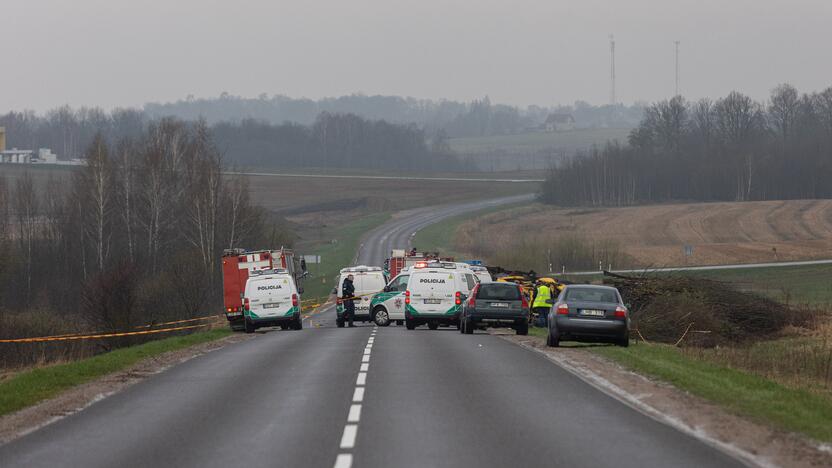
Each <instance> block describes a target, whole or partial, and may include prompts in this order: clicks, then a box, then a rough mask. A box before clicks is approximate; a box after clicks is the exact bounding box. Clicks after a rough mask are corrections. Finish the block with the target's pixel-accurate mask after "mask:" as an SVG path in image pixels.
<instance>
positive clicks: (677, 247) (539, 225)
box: [482, 200, 832, 266]
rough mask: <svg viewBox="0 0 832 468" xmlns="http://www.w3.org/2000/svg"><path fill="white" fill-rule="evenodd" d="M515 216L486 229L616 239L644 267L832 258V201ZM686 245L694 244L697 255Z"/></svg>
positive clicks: (558, 212) (486, 224) (572, 211)
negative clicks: (685, 252)
mask: <svg viewBox="0 0 832 468" xmlns="http://www.w3.org/2000/svg"><path fill="white" fill-rule="evenodd" d="M495 216H497V215H495ZM513 217H514V219H513V222H511V223H506V222H505V221H503V222H501V223H499V224H490V223H487V222H483V226H482V228H483V229H487V230H492V231H493V232H494V233H495V235H496V234H497V233H498V232H503V233H504V232H505V229H506V226H507V225H508V226H511V229H512V231H519V230H532V231H534V230H540V229H546V230H547V231H548V232H551V233H563V234H579V235H580V236H587V237H591V238H593V239H598V240H600V239H613V240H616V241H617V242H618V243H619V244H620V246H621V248H622V249H623V251H624V253H626V254H627V255H629V256H630V257H632V258H633V260H634V261H636V262H637V264H638V265H640V266H647V265H650V266H664V265H684V264H691V265H714V264H723V263H751V262H765V261H786V260H808V259H821V258H824V259H826V258H832V200H792V201H767V202H745V203H693V204H672V205H671V204H668V205H653V206H643V207H628V208H610V209H586V210H583V209H551V210H546V211H544V212H538V213H529V212H528V211H525V212H519V213H517V214H515V215H513ZM483 221H484V220H483ZM685 245H690V246H693V255H692V256H691V257H689V258H686V256H685V254H684V246H685Z"/></svg>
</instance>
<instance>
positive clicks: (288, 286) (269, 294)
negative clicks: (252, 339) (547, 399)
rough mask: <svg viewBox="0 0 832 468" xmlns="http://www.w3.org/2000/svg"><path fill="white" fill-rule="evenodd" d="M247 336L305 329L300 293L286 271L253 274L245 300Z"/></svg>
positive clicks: (278, 270) (265, 271) (244, 314)
mask: <svg viewBox="0 0 832 468" xmlns="http://www.w3.org/2000/svg"><path fill="white" fill-rule="evenodd" d="M243 317H244V320H245V331H246V333H253V332H254V330H256V329H257V328H259V327H272V326H280V327H281V328H283V329H284V330H285V329H287V328H292V329H294V330H300V329H302V328H303V318H302V317H301V308H300V293H299V292H298V288H297V286H296V285H295V280H294V278H292V275H291V274H290V273H289V272H288V271H287V270H285V269H282V268H276V269H273V270H260V271H252V272H251V273H250V274H249V277H248V281H246V290H245V295H244V296H243Z"/></svg>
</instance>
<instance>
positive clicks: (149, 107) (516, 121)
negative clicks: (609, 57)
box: [144, 93, 644, 137]
mask: <svg viewBox="0 0 832 468" xmlns="http://www.w3.org/2000/svg"><path fill="white" fill-rule="evenodd" d="M643 109H644V106H643V105H642V104H640V103H636V104H633V105H631V106H624V105H621V104H619V105H615V106H609V105H602V106H593V105H591V104H589V103H587V102H585V101H576V102H575V103H574V104H573V105H558V106H539V105H531V106H527V107H525V108H520V107H517V106H510V105H505V104H495V103H492V102H491V100H490V99H489V98H488V96H485V97H484V98H482V99H475V100H473V101H471V102H460V101H450V100H445V99H442V100H430V99H416V98H412V97H400V96H378V95H375V96H368V95H364V94H353V95H349V96H340V97H334V98H323V99H319V100H312V99H306V98H300V99H293V98H290V97H287V96H281V95H275V96H269V95H267V94H261V95H260V96H258V97H256V98H244V97H240V96H233V95H230V94H228V93H223V94H222V95H220V96H219V97H216V98H199V99H197V98H194V97H193V96H189V97H188V98H186V99H183V100H179V101H176V102H169V103H148V104H145V106H144V110H145V112H146V113H147V114H148V115H149V116H151V117H153V118H159V117H163V116H169V115H172V116H176V117H179V118H181V119H186V120H196V119H198V118H205V119H207V120H208V122H209V123H211V124H214V123H219V122H241V121H242V120H243V119H256V120H260V121H264V122H269V123H271V124H282V123H284V122H292V123H296V124H300V125H312V124H313V123H314V122H315V120H316V119H317V117H318V115H320V114H321V113H324V112H326V113H330V114H356V115H358V116H361V117H363V118H365V119H370V120H385V121H387V122H391V123H397V124H416V125H417V126H418V127H419V128H421V129H423V130H424V131H425V132H426V133H427V134H430V135H432V134H434V133H436V132H437V131H439V130H444V131H445V132H446V133H447V134H448V135H449V136H451V137H475V136H487V135H505V134H512V133H519V132H524V131H529V130H533V129H536V128H538V127H539V126H540V125H541V124H543V122H544V121H545V120H546V117H547V116H548V115H549V114H550V113H562V114H572V115H573V116H574V117H575V119H576V123H577V126H578V127H580V128H598V127H614V128H632V127H634V126H635V125H637V124H638V121H639V120H640V119H641V116H642V112H643Z"/></svg>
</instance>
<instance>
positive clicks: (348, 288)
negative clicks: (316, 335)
mask: <svg viewBox="0 0 832 468" xmlns="http://www.w3.org/2000/svg"><path fill="white" fill-rule="evenodd" d="M354 278H355V277H354V276H352V275H348V276H347V279H345V280H344V285H343V286H342V287H341V300H343V301H344V321H346V322H348V323H349V326H350V327H354V326H355V325H353V324H352V321H353V319H354V318H355V303H353V296H354V295H355V286H354V285H353V284H352V280H353V279H354Z"/></svg>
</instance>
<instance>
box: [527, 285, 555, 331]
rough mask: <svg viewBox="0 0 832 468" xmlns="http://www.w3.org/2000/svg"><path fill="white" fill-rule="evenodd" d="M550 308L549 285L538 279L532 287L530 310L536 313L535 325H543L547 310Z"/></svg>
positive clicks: (550, 292) (545, 320)
mask: <svg viewBox="0 0 832 468" xmlns="http://www.w3.org/2000/svg"><path fill="white" fill-rule="evenodd" d="M551 308H552V290H551V289H549V285H548V284H545V283H542V282H540V281H538V282H537V283H536V284H535V289H534V301H533V302H532V312H534V314H535V315H537V326H539V327H545V326H546V323H547V318H548V316H549V310H550V309H551Z"/></svg>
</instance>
